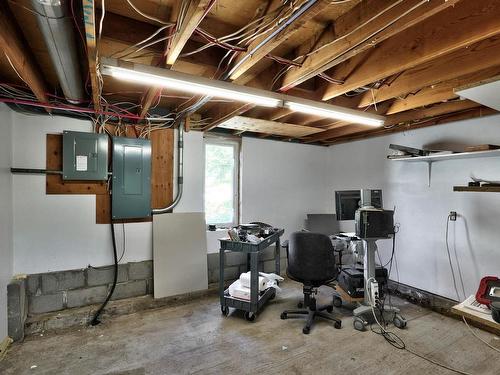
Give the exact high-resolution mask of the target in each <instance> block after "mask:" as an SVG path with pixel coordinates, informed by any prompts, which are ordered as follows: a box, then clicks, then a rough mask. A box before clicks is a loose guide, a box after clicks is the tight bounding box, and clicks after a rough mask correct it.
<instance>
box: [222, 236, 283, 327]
mask: <svg viewBox="0 0 500 375" xmlns="http://www.w3.org/2000/svg"><path fill="white" fill-rule="evenodd" d="M284 232H285V231H284V229H278V230H277V231H275V232H274V233H272V234H270V235H269V236H268V237H266V238H265V239H264V240H262V241H261V242H259V243H258V244H252V243H249V242H240V241H231V240H229V239H220V240H219V241H220V250H219V264H220V277H219V296H220V308H221V311H222V314H224V315H225V316H227V315H228V314H229V308H230V307H233V308H236V309H239V310H243V311H245V319H246V320H248V321H249V322H251V321H254V320H255V316H256V314H257V313H258V312H259V311H260V309H261V308H262V306H263V305H264V304H265V303H266V302H267V300H269V299H272V298H274V297H275V295H276V290H275V289H274V288H268V289H266V290H265V291H263V292H261V293H259V269H258V268H259V253H260V252H262V251H264V250H265V249H267V248H268V247H269V246H270V245H272V244H273V243H274V244H275V250H274V260H275V265H276V271H275V272H276V274H278V275H279V273H280V236H281V235H282V234H283V233H284ZM225 251H238V252H241V253H247V269H248V270H249V271H250V272H251V273H250V301H244V300H241V299H237V298H233V297H231V296H230V295H229V289H225V288H224V252H225Z"/></svg>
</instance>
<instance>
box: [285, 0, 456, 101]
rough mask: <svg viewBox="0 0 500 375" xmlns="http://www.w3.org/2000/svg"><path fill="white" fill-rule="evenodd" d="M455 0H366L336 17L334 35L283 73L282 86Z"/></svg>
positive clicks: (321, 69)
mask: <svg viewBox="0 0 500 375" xmlns="http://www.w3.org/2000/svg"><path fill="white" fill-rule="evenodd" d="M457 1H458V0H448V1H445V0H437V1H422V0H405V1H392V2H388V1H386V0H365V1H363V2H361V3H360V4H358V5H356V6H355V7H354V8H353V9H351V10H350V11H349V12H347V13H345V14H343V15H342V16H340V17H339V18H338V19H337V20H336V21H335V34H336V39H335V40H334V41H332V42H331V43H328V44H327V45H326V46H323V47H322V48H321V49H318V50H317V51H316V52H315V53H312V54H311V55H309V56H308V57H307V58H306V59H305V60H304V62H303V63H302V66H301V67H294V68H291V69H290V70H289V71H288V72H287V74H286V75H285V76H284V79H283V82H282V84H281V90H282V91H287V90H288V89H290V88H291V87H294V86H297V85H298V84H300V83H302V82H304V81H306V80H308V79H310V78H312V77H314V76H316V75H318V74H319V73H321V72H324V71H325V70H327V69H329V68H331V67H333V66H336V65H338V64H340V63H341V62H343V61H346V60H348V59H350V58H352V57H353V56H355V55H357V54H358V53H361V52H363V51H366V50H367V49H370V48H372V47H373V46H374V45H376V44H378V43H380V42H382V41H384V40H386V39H388V38H390V37H392V36H393V35H396V34H398V33H400V32H401V31H403V30H406V29H408V28H409V27H411V26H413V25H416V24H418V23H419V22H422V21H423V20H425V19H426V18H428V17H430V16H432V15H434V14H436V13H437V12H439V11H442V10H443V9H445V8H447V7H449V6H452V5H454V4H455V3H456V2H457Z"/></svg>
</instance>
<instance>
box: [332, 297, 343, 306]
mask: <svg viewBox="0 0 500 375" xmlns="http://www.w3.org/2000/svg"><path fill="white" fill-rule="evenodd" d="M333 306H335V307H342V300H341V299H340V298H339V297H333Z"/></svg>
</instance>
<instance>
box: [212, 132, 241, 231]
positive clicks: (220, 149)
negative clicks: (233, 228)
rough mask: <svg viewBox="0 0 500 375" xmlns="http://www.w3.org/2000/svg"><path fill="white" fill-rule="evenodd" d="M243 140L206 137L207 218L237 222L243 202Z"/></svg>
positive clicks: (234, 223) (230, 223)
mask: <svg viewBox="0 0 500 375" xmlns="http://www.w3.org/2000/svg"><path fill="white" fill-rule="evenodd" d="M238 172H239V142H238V141H236V140H231V139H226V138H216V137H210V136H206V137H205V191H204V201H205V219H206V222H207V224H218V225H228V226H229V225H236V224H237V223H238V205H239V199H238V197H239V194H238V193H239V173H238Z"/></svg>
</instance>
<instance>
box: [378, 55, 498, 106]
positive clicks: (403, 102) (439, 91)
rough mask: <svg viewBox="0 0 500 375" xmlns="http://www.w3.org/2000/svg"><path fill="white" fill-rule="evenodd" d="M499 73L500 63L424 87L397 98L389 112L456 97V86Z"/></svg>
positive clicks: (482, 79) (479, 80) (478, 80)
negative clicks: (402, 97) (404, 96)
mask: <svg viewBox="0 0 500 375" xmlns="http://www.w3.org/2000/svg"><path fill="white" fill-rule="evenodd" d="M498 75H500V65H497V66H494V67H491V68H489V69H483V70H480V71H477V72H474V73H471V74H467V75H465V76H462V77H458V78H455V79H452V80H449V81H446V82H441V83H438V84H436V85H432V86H428V87H424V88H423V89H421V90H420V91H418V92H417V93H415V94H410V95H408V96H407V97H406V98H404V99H397V100H395V101H394V102H393V103H392V104H391V106H390V108H389V109H388V111H387V114H388V115H391V114H394V113H398V112H404V111H407V110H409V109H414V108H418V107H423V106H427V105H430V104H434V103H439V102H443V101H448V100H451V99H454V98H456V97H457V95H456V94H455V92H454V91H453V90H454V89H455V88H457V87H461V86H464V85H469V84H471V83H475V82H481V81H484V80H486V79H488V78H491V77H495V76H498Z"/></svg>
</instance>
